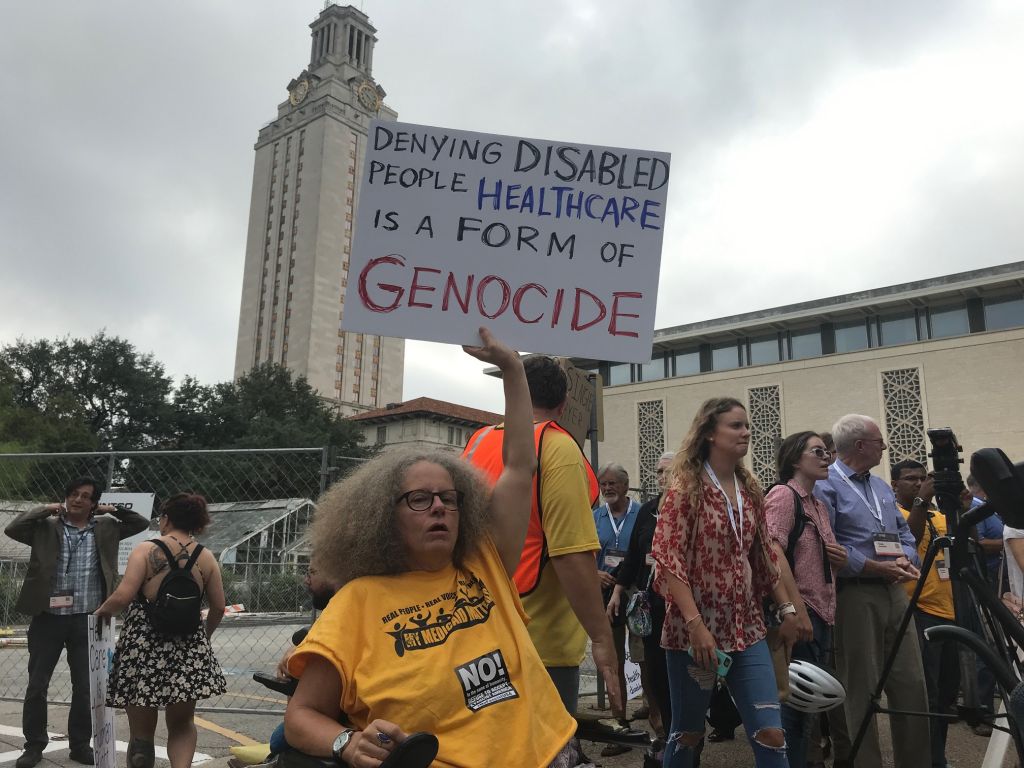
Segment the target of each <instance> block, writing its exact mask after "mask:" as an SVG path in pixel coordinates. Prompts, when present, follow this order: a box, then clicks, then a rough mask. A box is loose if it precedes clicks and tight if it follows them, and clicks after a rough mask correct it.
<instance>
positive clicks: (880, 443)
mask: <svg viewBox="0 0 1024 768" xmlns="http://www.w3.org/2000/svg"><path fill="white" fill-rule="evenodd" d="M861 442H864V443H878V446H879V448H881V449H882V450H883V451H884V450H885V449H886V448H888V447H889V446H888V445H886V444H885V440H883V439H882V438H880V437H862V438H861Z"/></svg>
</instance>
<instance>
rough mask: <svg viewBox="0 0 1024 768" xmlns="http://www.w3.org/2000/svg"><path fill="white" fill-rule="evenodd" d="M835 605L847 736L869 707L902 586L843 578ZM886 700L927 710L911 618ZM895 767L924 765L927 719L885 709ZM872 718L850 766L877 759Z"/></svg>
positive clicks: (900, 605) (902, 604)
mask: <svg viewBox="0 0 1024 768" xmlns="http://www.w3.org/2000/svg"><path fill="white" fill-rule="evenodd" d="M839 584H840V589H839V592H838V595H837V606H836V629H835V637H836V666H837V668H838V672H839V679H840V680H841V681H842V683H843V685H845V686H846V723H847V726H848V728H849V733H850V740H851V742H852V741H853V740H854V739H855V738H856V736H857V731H858V730H859V729H860V724H861V721H862V720H863V719H864V716H865V714H867V712H868V711H869V709H870V705H871V694H872V693H873V692H874V689H875V686H877V685H878V681H879V680H880V679H881V677H882V667H883V666H884V665H885V659H886V657H887V656H888V654H889V652H890V650H891V648H892V646H893V643H894V642H895V640H896V630H897V629H898V628H899V624H900V620H901V619H902V618H903V613H904V611H906V608H907V595H906V592H904V591H903V587H901V586H899V585H895V584H887V583H885V582H881V581H879V582H873V583H863V582H862V583H850V582H846V583H845V584H844V583H843V580H840V582H839ZM884 690H885V697H886V701H887V705H888V706H889V707H890V708H892V709H902V710H907V711H912V712H927V711H928V691H927V688H926V687H925V682H924V666H923V665H922V663H921V648H920V646H919V645H918V642H917V631H916V629H915V626H914V622H913V620H911V622H910V625H909V627H908V628H907V632H906V634H905V635H904V636H903V641H902V642H901V643H900V648H899V653H898V654H897V656H896V661H895V664H894V665H893V667H892V670H891V671H890V672H889V677H888V679H887V680H886V683H885V689H884ZM889 726H890V728H891V730H892V743H893V757H894V760H895V764H896V768H930V766H931V749H930V737H929V728H928V720H927V718H923V717H908V716H906V715H889ZM882 764H883V761H882V755H881V751H880V749H879V746H878V727H877V724H876V719H875V718H874V717H872V718H871V720H870V722H869V724H868V729H867V733H866V734H865V736H864V740H863V742H862V743H861V745H860V750H859V751H858V752H857V759H856V761H855V763H854V765H855V766H856V768H878V766H880V765H882Z"/></svg>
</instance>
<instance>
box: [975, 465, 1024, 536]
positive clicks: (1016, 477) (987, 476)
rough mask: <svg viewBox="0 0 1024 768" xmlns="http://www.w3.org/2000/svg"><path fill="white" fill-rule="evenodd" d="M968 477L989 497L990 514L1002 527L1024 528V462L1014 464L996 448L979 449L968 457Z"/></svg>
mask: <svg viewBox="0 0 1024 768" xmlns="http://www.w3.org/2000/svg"><path fill="white" fill-rule="evenodd" d="M971 474H972V475H974V479H975V480H977V481H978V485H980V486H981V487H982V489H984V491H985V495H986V496H987V497H988V501H987V504H986V505H985V506H987V507H989V511H991V512H995V513H997V514H998V515H999V517H1000V518H1002V520H1003V524H1004V525H1009V526H1010V527H1012V528H1024V462H1017V463H1016V464H1014V463H1013V462H1011V461H1010V459H1009V458H1008V457H1007V456H1006V454H1005V453H1003V452H1002V450H1000V449H999V448H982V449H981V450H980V451H975V452H974V454H973V455H972V456H971Z"/></svg>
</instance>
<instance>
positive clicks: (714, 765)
mask: <svg viewBox="0 0 1024 768" xmlns="http://www.w3.org/2000/svg"><path fill="white" fill-rule="evenodd" d="M595 704H596V699H595V698H593V697H584V698H583V699H582V700H581V710H582V711H584V712H591V713H594V712H595V711H596V710H595ZM636 706H638V705H637V704H636V703H635V702H630V711H632V710H633V709H635V708H636ZM66 718H67V708H66V707H63V706H52V707H51V708H50V730H51V733H52V734H53V735H52V736H51V742H50V745H49V747H48V749H47V751H46V752H45V753H44V755H43V762H42V763H40V768H53V766H69V767H71V768H74V767H75V766H78V763H75V762H72V761H71V760H70V759H69V757H68V746H67V742H66V741H65V740H62V738H61V734H62V733H63V728H64V726H65V721H66ZM883 720H884V718H883ZM277 722H278V718H277V717H276V716H273V715H264V714H260V715H253V714H232V713H227V712H214V713H208V712H201V713H198V714H197V718H196V724H197V731H198V745H197V748H196V761H195V763H194V764H195V765H197V766H199V765H201V766H203V767H204V768H226V766H227V762H228V758H229V757H230V756H231V752H230V750H231V747H232V746H236V745H238V744H245V743H250V744H252V743H259V742H265V741H266V740H267V739H268V738H269V735H270V732H271V731H272V730H273V728H274V726H275V725H276V724H277ZM20 723H21V702H16V701H0V768H3V766H5V765H9V766H11V767H12V768H13V765H14V761H15V760H16V759H17V758H18V755H20V754H21V750H22V747H23V745H24V742H23V739H22V736H21V726H20ZM646 726H647V723H646V721H641V720H638V721H634V727H641V728H642V727H646ZM880 726H881V727H880V731H881V733H882V742H883V753H885V754H891V750H890V749H889V735H888V731H889V729H888V724H887V723H885V722H882V723H880ZM114 730H115V738H116V739H117V740H118V755H117V761H116V765H117V766H118V768H121V767H122V766H124V765H125V759H126V758H125V749H126V742H127V740H128V723H127V721H126V720H125V717H124V713H123V712H120V711H118V712H117V714H116V719H115V729H114ZM736 736H737V738H736V739H735V740H734V741H726V742H721V743H716V744H708V745H707V748H706V749H705V751H704V756H703V759H702V763H701V764H702V766H703V767H704V768H740V767H741V766H751V765H753V756H752V753H751V751H750V747H749V745H748V744H747V743H746V739H745V738H744V737H743V734H742V731H740V730H737V732H736ZM164 744H166V735H165V732H164V730H163V726H162V725H161V726H160V728H159V729H158V731H157V745H158V760H157V766H158V768H159V766H161V765H163V766H167V765H168V763H167V762H166V760H165V759H161V758H164V757H165V753H162V752H161V750H160V746H162V745H164ZM987 744H988V739H987V738H983V737H980V736H976V735H975V734H974V733H973V732H972V731H971V729H970V728H968V727H967V726H966V725H964V724H963V723H956V724H954V725H953V726H951V727H950V732H949V743H948V748H947V756H948V758H949V764H950V766H951V767H952V768H977V767H979V766H981V764H982V760H983V757H984V754H985V749H986V747H987ZM583 747H584V751H585V752H586V754H587V755H588V756H589V757H590V758H591V759H593V760H594V762H595V763H596V764H597V765H600V766H605V767H606V768H625V767H626V766H632V767H633V768H639V767H640V766H642V764H643V756H642V752H641V750H638V749H633V750H631V751H630V752H627V753H625V754H622V755H617V756H614V757H601V756H600V753H601V749H602V747H603V745H601V744H595V743H593V742H583ZM1011 752H1012V749H1011ZM826 764H829V765H830V764H831V761H827V763H826ZM1015 765H1016V760H1015V759H1014V757H1013V756H1012V755H1008V756H1007V757H1006V758H1005V759H1004V761H1003V763H1002V768H1013V766H1015ZM883 766H892V761H891V759H889V760H887V761H886V762H885V763H884V764H883ZM480 768H491V766H485V765H481V766H480ZM502 768H506V767H504V766H503V767H502ZM507 768H515V767H514V766H510V767H507Z"/></svg>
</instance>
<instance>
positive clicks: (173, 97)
mask: <svg viewBox="0 0 1024 768" xmlns="http://www.w3.org/2000/svg"><path fill="white" fill-rule="evenodd" d="M322 7H323V6H322V3H316V2H284V1H283V0H281V1H279V2H268V1H267V0H246V1H245V2H241V1H240V0H239V1H237V2H235V1H231V2H228V1H227V0H218V2H208V1H206V0H202V1H201V0H192V1H191V2H175V3H144V4H140V3H136V2H127V1H124V2H112V1H110V0H96V1H95V2H88V3H81V2H70V1H68V0H63V1H60V0H59V1H58V2H56V3H53V2H51V3H36V2H33V3H28V2H23V3H15V2H3V3H2V4H0V100H2V103H4V105H5V115H6V117H5V118H4V119H3V120H2V121H0V168H2V176H0V259H2V265H3V267H2V273H0V275H2V277H0V307H3V309H2V310H0V343H8V342H11V341H13V340H15V339H17V338H18V337H25V338H37V337H56V336H63V335H65V334H72V335H75V336H90V335H92V334H93V333H95V332H96V331H98V330H100V329H102V328H106V329H107V330H108V332H110V333H113V334H118V335H121V336H124V337H126V338H128V339H129V340H130V341H132V342H133V343H134V344H135V345H136V346H137V347H138V348H139V349H140V350H142V351H147V352H152V353H154V355H155V356H156V357H157V358H158V359H160V360H162V361H163V362H164V363H165V364H166V366H167V369H168V371H169V372H170V373H172V374H173V375H175V376H176V377H180V376H183V375H185V374H193V375H195V376H197V377H198V378H199V379H200V380H202V381H204V382H207V383H213V382H216V381H221V380H225V379H228V378H230V377H231V374H232V369H233V361H234V349H235V337H236V332H237V323H238V305H239V297H240V290H241V288H240V285H241V274H242V263H243V256H244V251H245V236H246V227H247V220H248V206H249V193H250V186H251V182H252V164H253V156H254V155H253V149H252V146H253V143H254V142H255V139H256V133H257V130H258V129H259V127H260V126H261V125H262V124H263V123H265V122H266V121H268V120H270V119H272V118H273V117H275V116H276V105H277V104H278V103H279V102H281V101H283V100H284V99H285V98H286V96H287V94H286V91H285V86H286V85H287V84H288V82H289V81H290V80H291V79H292V78H293V77H294V76H295V75H297V74H298V73H299V72H301V71H302V70H303V68H304V67H305V66H306V64H307V63H308V58H309V29H308V24H309V23H310V22H311V21H312V20H313V19H314V18H315V17H316V15H317V13H318V12H319V10H320V9H321V8H322ZM362 8H363V10H364V11H365V12H366V13H367V14H368V15H369V16H370V19H371V21H372V22H373V23H374V25H375V26H376V27H377V30H378V33H377V35H378V40H379V42H378V43H377V46H376V49H375V52H374V76H375V78H376V79H377V81H378V82H379V83H380V84H381V85H382V86H383V87H384V88H385V90H386V91H387V94H388V95H387V103H388V104H389V105H390V106H392V107H393V108H394V109H396V110H397V111H398V113H399V119H401V120H405V121H408V122H414V123H422V124H429V125H439V126H446V127H451V128H462V129H468V130H477V131H485V132H490V133H502V134H510V135H522V136H534V137H542V138H548V139H555V140H565V141H577V142H584V143H589V144H602V145H612V146H622V147H633V148H638V149H651V150H660V151H667V152H671V153H672V182H671V185H670V189H669V197H668V215H667V217H666V227H665V239H664V251H663V258H662V269H661V288H660V295H659V301H658V311H657V322H656V327H659V328H660V327H665V326H671V325H676V324H679V323H686V322H691V321H696V320H702V319H708V318H713V317H719V316H723V315H730V314H734V313H737V312H744V311H749V310H755V309H761V308H766V307H772V306H778V305H780V304H786V303H790V302H795V301H803V300H808V299H814V298H820V297H824V296H830V295H835V294H838V293H845V292H848V291H851V290H858V289H866V288H875V287H880V286H884V285H890V284H893V283H899V282H904V281H907V280H913V279H919V278H924V277H931V276H936V275H941V274H946V273H949V272H956V271H962V270H965V269H972V268H976V267H982V266H989V265H994V264H1001V263H1006V262H1009V261H1015V260H1019V259H1021V258H1024V256H1022V249H1021V244H1022V243H1024V216H1021V215H1020V211H1019V208H1020V201H1021V200H1024V100H1021V99H1020V97H1019V93H1020V74H1021V72H1024V46H1021V44H1020V41H1021V40H1022V39H1024V5H1021V4H1020V3H1018V2H1014V1H1013V0H993V1H991V2H988V1H986V0H965V1H963V2H953V1H951V0H907V1H905V2H899V3H892V2H858V3H822V2H817V1H816V0H815V1H813V2H811V1H809V2H785V1H783V2H768V1H767V0H763V1H761V2H754V1H750V0H705V1H704V2H689V1H687V0H650V1H648V2H642V3H635V2H622V1H621V0H619V2H610V1H609V2H603V1H602V2H585V1H583V0H575V1H574V0H520V1H519V2H515V3H502V2H495V3H471V2H468V0H467V1H466V2H440V1H437V2H435V1H433V0H430V1H428V0H401V1H398V0H389V1H385V0H365V2H364V3H363V4H362ZM479 371H480V365H479V364H478V363H476V362H474V361H472V360H470V359H469V358H467V357H466V356H465V355H463V353H462V352H461V351H460V350H458V349H457V348H456V347H452V346H446V345H438V344H428V343H425V342H410V343H409V344H408V345H407V359H406V377H405V398H406V399H409V398H413V397H418V396H421V395H427V396H431V397H438V398H441V399H445V400H452V401H456V402H461V403H464V404H467V405H473V406H476V407H482V408H490V409H494V410H500V402H501V397H500V389H499V387H498V385H497V382H495V381H493V380H490V379H489V378H488V377H484V376H482V375H480V373H479Z"/></svg>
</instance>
